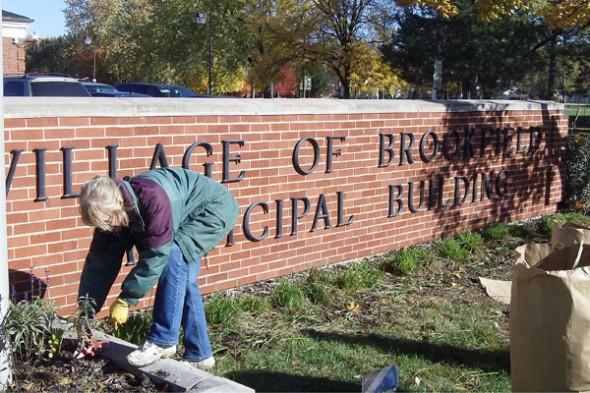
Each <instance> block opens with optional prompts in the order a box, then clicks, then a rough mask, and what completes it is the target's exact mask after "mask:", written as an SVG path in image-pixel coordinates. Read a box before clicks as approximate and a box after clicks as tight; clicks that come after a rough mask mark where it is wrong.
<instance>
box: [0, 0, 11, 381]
mask: <svg viewBox="0 0 590 393" xmlns="http://www.w3.org/2000/svg"><path fill="white" fill-rule="evenodd" d="M0 8H2V0H0ZM2 36H3V34H2V32H1V31H0V38H2ZM0 74H1V75H2V76H3V77H2V85H0V93H1V94H0V100H1V101H0V113H1V116H0V119H1V120H2V121H0V157H2V158H3V159H4V53H3V52H2V48H1V47H0ZM7 249H8V246H7V242H6V184H5V183H4V182H3V181H1V182H0V326H4V318H6V313H7V311H8V305H9V301H8V299H9V295H8V294H9V291H8V287H9V283H8V250H7ZM0 337H3V339H4V340H6V341H5V342H0V390H2V391H4V390H6V388H7V386H8V383H9V382H10V381H11V379H12V370H11V365H10V350H11V349H10V343H9V342H8V339H7V337H6V336H5V335H4V334H2V335H0Z"/></svg>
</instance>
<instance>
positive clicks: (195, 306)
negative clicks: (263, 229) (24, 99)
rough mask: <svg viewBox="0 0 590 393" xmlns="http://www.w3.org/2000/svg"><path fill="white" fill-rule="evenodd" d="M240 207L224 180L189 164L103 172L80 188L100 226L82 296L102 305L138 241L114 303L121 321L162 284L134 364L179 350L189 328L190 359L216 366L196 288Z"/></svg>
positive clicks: (89, 219)
mask: <svg viewBox="0 0 590 393" xmlns="http://www.w3.org/2000/svg"><path fill="white" fill-rule="evenodd" d="M238 211H239V208H238V205H237V203H236V201H235V199H234V198H233V197H232V195H231V194H230V193H229V191H227V190H226V189H225V187H223V186H222V185H220V184H218V183H216V182H214V181H213V180H211V179H209V178H207V177H205V176H203V175H200V174H198V173H196V172H192V171H190V170H185V169H172V168H159V169H154V170H151V171H149V172H146V173H143V174H141V175H139V176H135V177H131V178H124V179H123V180H113V179H111V178H109V177H106V176H98V177H95V178H94V179H93V180H91V181H89V182H88V183H86V184H84V185H83V186H82V191H81V193H80V213H81V216H82V221H83V222H84V223H85V224H86V225H89V226H91V227H94V228H95V230H94V236H93V239H92V243H91V245H90V250H89V252H88V255H87V257H86V261H85V263H84V269H83V271H82V277H81V280H80V287H79V291H78V298H79V299H82V298H83V297H87V298H90V299H93V300H94V304H93V306H94V312H98V311H99V310H100V309H101V308H102V305H103V304H104V302H105V300H106V297H107V294H108V293H109V291H110V289H111V286H112V285H113V282H114V281H115V279H116V277H117V275H118V274H119V270H120V269H121V263H122V259H123V255H124V254H125V252H126V251H127V250H130V249H131V247H133V246H135V247H136V248H137V250H138V252H139V261H138V262H137V264H136V265H135V266H134V267H133V269H132V270H131V271H130V272H129V274H128V275H127V277H126V278H125V280H124V281H123V284H122V286H121V293H120V294H119V297H118V298H117V299H116V300H115V301H114V302H113V303H112V304H111V306H110V314H109V315H110V318H111V319H112V320H113V322H114V323H115V326H117V325H119V324H122V323H125V322H126V321H127V318H128V313H129V306H130V305H135V304H137V302H138V301H139V299H140V298H142V297H143V296H145V295H146V294H147V293H148V292H149V291H150V290H151V289H152V288H153V287H154V285H155V284H156V283H158V288H157V290H156V297H155V301H154V309H153V323H152V325H151V328H150V331H149V333H148V336H147V338H146V339H145V341H144V342H143V344H142V345H141V346H140V347H139V348H138V349H137V350H136V351H134V352H132V353H130V354H129V355H128V356H127V360H128V361H129V363H130V364H131V365H133V366H136V367H142V366H146V365H148V364H151V363H153V362H155V361H156V360H158V359H160V358H162V357H172V356H174V355H175V353H176V345H177V343H178V340H179V335H180V327H181V326H182V328H183V329H184V337H183V342H184V348H185V352H184V356H183V358H184V360H185V361H188V362H189V363H190V364H191V365H193V366H195V367H197V368H201V369H209V368H211V367H213V366H214V365H215V359H214V358H213V352H212V349H211V343H210V341H209V336H208V333H207V321H206V319H205V311H204V308H203V302H202V298H201V293H200V290H199V285H198V281H197V280H198V276H199V270H200V258H201V257H202V256H203V255H204V254H205V253H207V252H208V251H209V250H210V249H212V248H213V247H214V246H215V245H216V244H217V243H218V242H219V241H220V240H221V239H222V238H224V237H225V236H226V235H227V234H228V233H229V231H230V230H231V229H232V227H233V225H234V224H235V222H236V218H237V216H238Z"/></svg>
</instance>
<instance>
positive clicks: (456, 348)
mask: <svg viewBox="0 0 590 393" xmlns="http://www.w3.org/2000/svg"><path fill="white" fill-rule="evenodd" d="M555 219H559V220H570V221H571V220H573V221H578V222H580V223H588V219H587V218H586V217H584V216H582V215H580V214H560V215H556V216H553V217H544V218H542V219H539V220H536V221H531V222H527V223H519V224H511V225H505V224H495V225H490V226H488V227H486V228H484V229H483V230H482V231H480V232H478V233H472V232H466V233H463V234H460V235H458V236H456V237H453V238H446V239H442V240H440V241H437V242H433V243H431V244H425V245H421V246H419V247H411V248H407V249H404V250H398V251H393V252H391V253H388V254H385V255H381V256H378V257H374V258H371V259H366V260H363V261H360V262H357V263H350V264H347V265H338V266H332V267H328V268H325V269H321V270H314V271H311V272H306V273H299V274H295V275H293V276H290V277H286V278H282V279H279V280H275V281H272V282H265V283H258V284H254V285H252V286H249V287H247V289H244V288H242V289H237V290H234V291H229V292H227V293H218V294H214V295H213V296H211V297H209V298H208V300H207V315H208V319H209V326H210V334H211V338H212V341H213V346H214V349H215V351H216V353H215V356H216V359H217V365H216V367H215V368H214V369H213V373H215V374H217V375H220V376H224V377H227V378H230V379H232V380H235V381H237V382H240V383H242V384H245V385H247V386H250V387H252V388H254V389H256V390H257V391H289V392H291V391H344V392H347V391H349V392H360V391H361V381H362V376H363V375H364V374H367V373H371V372H374V371H376V370H379V369H381V368H382V367H386V366H389V365H396V366H397V367H398V370H399V376H400V388H399V389H400V390H401V391H417V392H418V391H469V392H472V391H486V392H488V391H509V390H510V365H509V358H510V356H509V333H508V318H509V315H508V307H507V306H504V305H501V304H500V303H496V302H495V301H493V300H491V299H489V298H488V297H487V296H486V295H485V293H484V290H483V289H482V287H481V285H480V284H479V281H478V277H479V276H483V277H487V278H498V279H506V280H509V279H510V267H511V264H512V262H513V256H512V253H511V250H514V248H515V247H516V246H518V245H521V244H524V243H526V242H529V241H547V240H548V239H549V236H550V225H551V223H552V221H554V220H555ZM142 324H145V320H144V322H132V323H128V324H127V326H126V327H125V326H124V327H123V328H121V329H120V331H119V332H118V334H119V335H120V336H123V337H124V338H125V339H127V340H130V341H136V342H140V341H141V340H142V339H143V337H144V334H143V333H141V332H140V330H143V329H137V328H136V327H135V328H134V326H138V325H142ZM125 332H127V333H125ZM125 334H126V335H125Z"/></svg>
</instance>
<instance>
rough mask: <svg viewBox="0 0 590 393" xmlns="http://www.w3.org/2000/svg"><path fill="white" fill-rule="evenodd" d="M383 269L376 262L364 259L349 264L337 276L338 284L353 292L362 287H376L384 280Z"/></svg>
mask: <svg viewBox="0 0 590 393" xmlns="http://www.w3.org/2000/svg"><path fill="white" fill-rule="evenodd" d="M383 274H384V273H383V271H382V270H381V269H379V268H378V267H377V266H375V264H373V263H371V262H369V261H367V260H364V261H362V262H359V263H355V264H353V265H350V266H348V267H347V268H346V269H345V270H344V271H343V272H341V273H340V274H339V275H338V276H337V277H336V285H337V286H338V287H339V288H340V289H343V290H345V291H346V292H349V293H353V292H356V291H358V290H359V289H361V288H374V287H375V286H376V285H377V284H379V283H380V282H381V281H382V280H383Z"/></svg>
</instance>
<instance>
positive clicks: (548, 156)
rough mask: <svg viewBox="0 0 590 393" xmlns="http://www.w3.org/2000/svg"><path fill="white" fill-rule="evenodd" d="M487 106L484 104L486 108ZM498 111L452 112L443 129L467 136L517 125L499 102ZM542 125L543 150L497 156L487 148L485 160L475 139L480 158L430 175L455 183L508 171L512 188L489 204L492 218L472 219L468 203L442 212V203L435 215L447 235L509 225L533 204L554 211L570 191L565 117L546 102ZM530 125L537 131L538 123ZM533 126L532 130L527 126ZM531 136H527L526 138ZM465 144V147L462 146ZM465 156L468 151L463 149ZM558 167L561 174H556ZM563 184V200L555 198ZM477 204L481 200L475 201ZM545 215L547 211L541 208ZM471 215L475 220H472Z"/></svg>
mask: <svg viewBox="0 0 590 393" xmlns="http://www.w3.org/2000/svg"><path fill="white" fill-rule="evenodd" d="M482 105H483V104H482ZM494 105H495V107H494V109H493V110H490V111H488V112H447V113H445V114H444V117H443V129H445V130H457V131H459V133H460V134H461V135H463V132H464V129H465V127H466V124H468V125H469V126H468V127H471V128H475V129H479V128H481V127H485V128H493V129H495V128H501V129H502V128H504V127H513V126H514V124H518V123H519V121H518V120H514V118H511V119H508V118H507V117H508V116H510V115H511V113H510V112H508V111H505V107H506V106H504V107H503V105H502V104H498V103H494ZM541 108H542V109H541V122H540V124H539V125H538V126H539V127H541V128H542V139H541V142H540V145H539V147H538V149H536V150H533V151H527V152H526V153H525V154H523V153H515V152H513V153H512V154H506V155H505V154H503V153H502V152H501V153H500V154H499V155H496V151H495V148H491V147H488V148H487V149H486V150H485V153H484V155H483V156H481V155H479V149H480V140H479V139H475V143H474V146H477V148H476V150H478V154H476V156H475V158H471V159H465V157H462V158H461V159H460V160H456V161H452V162H450V161H445V162H446V163H448V165H443V166H441V167H440V168H437V169H435V170H432V171H429V174H430V176H437V175H442V176H444V177H446V178H448V179H449V182H451V180H452V178H453V177H454V176H460V175H466V176H469V175H470V174H472V173H474V172H479V173H495V174H498V173H499V171H500V170H501V169H506V170H507V171H508V173H509V177H508V180H507V184H508V189H507V192H506V193H505V195H502V196H497V197H496V198H494V199H492V201H485V203H486V205H487V206H489V210H488V212H487V214H485V215H484V214H482V215H481V216H479V217H473V213H470V212H468V211H467V212H466V211H465V210H466V209H465V207H466V205H460V206H457V205H454V206H451V207H448V208H441V207H440V205H437V206H436V207H435V208H434V209H432V212H433V213H434V217H435V219H436V220H437V221H438V223H439V225H440V227H441V229H442V231H443V232H444V233H449V234H450V233H455V232H461V231H462V230H465V229H466V228H467V227H471V228H473V229H478V228H481V227H482V226H484V225H486V224H488V223H491V222H510V221H513V220H518V219H520V218H521V217H519V216H520V215H521V213H523V212H524V211H525V209H527V208H530V207H532V206H535V207H537V208H538V209H542V206H546V207H547V208H548V209H550V208H551V207H552V206H553V207H554V206H555V202H556V200H559V201H562V200H563V193H564V191H565V181H566V176H565V166H564V162H563V159H564V156H565V150H566V146H567V135H562V134H561V133H560V131H561V130H560V129H559V128H558V127H559V126H560V125H559V124H558V122H559V120H560V117H559V115H557V114H552V113H551V112H550V111H549V109H548V105H547V104H541ZM531 122H532V123H533V124H532V125H531V126H533V127H537V125H536V124H534V123H535V121H534V120H531ZM523 128H528V126H523ZM527 135H528V134H527ZM524 142H526V143H525V144H526V146H525V147H526V148H527V149H528V147H529V139H528V137H527V138H526V139H525V140H524ZM515 144H516V136H514V137H513V140H512V144H511V146H512V150H514V149H515ZM461 146H462V144H461ZM461 153H462V154H463V153H464V152H463V151H461ZM556 169H557V170H556ZM556 181H560V182H561V184H562V187H561V192H562V195H561V197H555V196H553V198H552V197H551V187H552V185H553V184H554V183H555V182H556ZM480 191H481V190H480ZM476 203H477V202H476ZM539 211H540V213H539V214H542V210H539ZM470 214H471V217H469V216H470ZM529 216H530V214H529Z"/></svg>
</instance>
